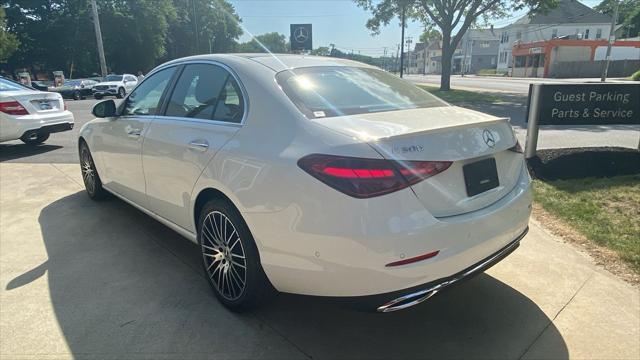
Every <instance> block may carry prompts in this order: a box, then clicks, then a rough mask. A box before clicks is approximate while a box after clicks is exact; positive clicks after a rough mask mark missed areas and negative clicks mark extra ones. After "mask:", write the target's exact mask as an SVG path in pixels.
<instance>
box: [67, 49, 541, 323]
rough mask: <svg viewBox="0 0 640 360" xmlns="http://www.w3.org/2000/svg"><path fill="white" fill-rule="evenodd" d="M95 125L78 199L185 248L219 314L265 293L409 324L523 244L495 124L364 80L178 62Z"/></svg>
mask: <svg viewBox="0 0 640 360" xmlns="http://www.w3.org/2000/svg"><path fill="white" fill-rule="evenodd" d="M93 114H94V115H95V116H96V117H97V118H96V119H94V120H92V121H90V122H88V123H87V124H86V125H84V126H83V128H82V129H81V131H80V137H79V144H78V145H79V149H80V151H79V153H80V161H81V170H82V176H83V179H84V183H85V187H86V191H87V193H88V195H89V197H91V198H92V199H96V200H98V199H101V198H103V197H104V196H105V195H106V194H107V193H112V194H115V195H116V196H117V197H119V198H122V199H124V200H125V201H127V202H128V203H130V204H132V205H134V206H135V207H136V208H138V209H140V210H141V211H143V212H145V213H147V214H149V215H150V216H152V217H153V218H155V219H157V220H159V221H160V222H162V223H163V224H165V225H167V226H168V227H170V228H172V229H174V230H175V231H177V232H178V233H180V234H182V235H183V236H185V237H186V238H188V239H190V240H191V241H194V242H196V243H198V244H199V247H200V251H201V253H202V265H203V269H204V273H205V275H206V278H207V280H208V281H209V283H210V285H211V287H212V289H213V291H214V293H215V295H216V296H217V297H218V299H219V300H220V301H221V302H222V303H223V304H224V305H225V306H227V307H229V308H230V309H232V310H246V309H250V308H252V307H254V306H257V305H258V304H260V303H261V302H262V301H263V300H264V299H265V298H266V297H265V296H266V295H265V294H269V293H271V292H272V291H273V289H275V290H277V291H281V292H286V293H296V294H305V295H316V296H329V297H337V298H341V299H349V300H355V301H356V302H360V303H363V304H374V305H373V307H372V308H373V309H376V310H377V311H379V312H389V311H395V310H400V309H404V308H407V307H409V306H412V305H415V304H418V303H420V302H422V301H424V300H426V299H428V298H429V297H431V296H433V295H434V294H436V293H438V292H440V291H441V290H442V289H444V288H446V287H448V286H450V285H452V284H454V283H457V282H459V281H461V280H464V279H467V278H469V277H470V276H471V275H474V274H476V273H478V272H481V271H483V270H485V269H486V268H488V267H489V266H491V265H493V264H494V263H496V262H498V261H499V260H501V259H502V258H504V257H505V256H506V255H508V254H509V253H510V252H511V251H513V250H514V249H515V248H516V247H517V246H518V245H519V243H520V240H521V239H522V238H523V237H524V236H525V234H526V232H527V230H528V221H529V215H530V213H531V190H530V177H529V174H528V172H527V167H526V166H525V163H524V156H523V154H522V149H521V147H520V145H519V143H518V141H517V139H516V137H515V135H514V132H513V129H512V127H511V125H510V124H509V121H508V119H505V118H497V117H494V116H491V115H487V114H484V113H480V112H477V111H472V110H468V109H464V108H460V107H456V106H451V105H449V104H447V103H446V102H444V101H442V100H440V99H439V98H437V97H435V96H433V95H431V94H430V93H428V92H426V91H424V90H422V89H420V88H418V87H416V86H415V85H413V84H411V83H409V82H406V81H404V80H402V79H400V78H398V77H396V76H394V75H391V74H389V73H386V72H384V71H382V70H380V69H378V68H375V67H372V66H369V65H365V64H362V63H358V62H354V61H348V60H343V59H331V58H326V57H313V56H299V55H282V56H280V55H279V56H277V57H275V56H272V55H270V54H256V55H251V54H248V55H247V54H244V55H239V54H235V55H202V56H195V57H189V58H184V59H178V60H174V61H170V62H168V63H166V64H163V65H161V66H159V67H157V68H156V69H155V70H153V71H152V72H151V73H150V74H149V75H148V76H147V77H146V78H145V79H144V80H143V81H142V83H141V84H140V85H139V86H138V87H137V88H136V89H135V90H134V91H133V92H131V93H130V94H129V96H128V97H127V98H126V99H125V100H124V101H123V102H122V103H121V104H120V105H119V106H118V107H116V105H115V102H114V101H113V100H106V101H103V102H100V103H98V104H96V105H95V107H94V109H93ZM478 296H482V295H481V294H480V295H478Z"/></svg>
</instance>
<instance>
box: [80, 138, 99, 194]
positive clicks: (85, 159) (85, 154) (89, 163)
mask: <svg viewBox="0 0 640 360" xmlns="http://www.w3.org/2000/svg"><path fill="white" fill-rule="evenodd" d="M81 168H82V169H81V170H82V180H83V181H84V185H85V187H86V188H87V191H88V192H89V194H93V193H94V192H95V190H96V173H95V171H94V170H93V160H92V159H91V154H89V150H87V149H86V148H84V149H82V165H81Z"/></svg>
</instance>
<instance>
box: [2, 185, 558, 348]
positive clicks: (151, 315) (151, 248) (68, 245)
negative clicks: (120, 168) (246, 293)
mask: <svg viewBox="0 0 640 360" xmlns="http://www.w3.org/2000/svg"><path fill="white" fill-rule="evenodd" d="M39 223H40V227H41V231H42V235H43V239H44V242H45V246H46V250H47V254H48V261H47V262H46V263H44V264H42V265H40V266H38V267H36V268H35V269H32V270H30V271H29V272H27V273H25V274H23V275H20V276H18V277H17V278H16V279H13V280H12V281H11V282H10V283H9V285H8V289H7V290H11V289H9V287H11V288H16V287H19V286H23V285H26V284H28V283H29V282H30V281H33V280H34V279H36V278H38V277H39V276H42V274H43V273H44V271H46V273H47V276H48V283H49V289H50V295H51V300H52V306H53V309H54V311H55V314H56V317H57V320H58V323H59V326H60V329H61V331H62V332H63V334H64V336H65V339H66V342H67V345H68V347H69V349H70V351H71V352H72V353H73V354H75V355H76V356H83V355H87V354H91V355H93V356H95V355H96V354H99V355H100V356H102V357H127V356H125V355H132V354H138V355H143V354H146V355H147V356H154V354H155V355H158V356H160V355H162V356H168V357H176V358H184V357H185V356H190V357H201V358H202V357H206V358H216V357H224V358H228V357H231V358H279V359H285V358H291V357H298V358H300V357H305V356H304V355H306V356H309V357H313V358H519V357H521V356H522V355H523V354H524V353H525V352H526V350H527V349H528V347H529V346H530V345H531V344H532V343H533V342H534V341H535V339H537V337H538V336H539V335H540V334H541V333H542V332H543V331H545V330H546V331H547V333H546V334H545V338H546V340H549V339H550V341H546V343H547V344H553V348H549V349H546V350H547V351H546V353H548V354H549V357H553V358H558V359H563V358H564V359H566V358H568V352H567V348H566V346H565V343H564V341H563V339H562V336H561V335H560V333H559V332H558V330H557V329H556V328H555V327H554V325H553V324H552V323H551V320H550V319H549V318H548V317H547V316H546V315H545V314H544V313H543V312H542V310H541V309H540V308H539V307H538V306H537V305H536V304H535V303H533V302H532V301H531V300H529V299H528V298H527V297H526V296H524V295H523V294H521V293H519V292H518V291H516V290H514V289H513V288H511V287H510V286H508V285H506V284H504V283H502V282H500V281H499V280H497V279H495V278H493V277H491V276H488V275H480V276H478V277H476V278H474V279H472V280H470V281H468V282H466V283H464V284H462V285H460V286H458V287H454V288H453V289H452V290H450V291H448V292H445V293H443V294H440V295H438V296H435V297H434V298H432V299H431V300H429V301H428V302H426V303H424V304H422V305H421V306H418V307H415V308H413V309H410V310H407V311H403V312H397V313H392V314H373V313H364V312H358V311H353V310H350V309H348V308H342V307H339V306H338V305H335V304H333V303H329V302H326V301H323V300H321V299H317V298H309V297H303V296H293V295H281V296H279V297H276V298H275V299H274V300H273V301H272V302H270V303H269V304H268V305H267V306H265V307H263V308H261V309H260V310H258V311H256V312H255V313H253V314H234V313H231V312H229V311H227V310H226V309H224V308H223V307H222V306H221V305H219V304H218V302H217V301H216V299H215V297H214V296H213V294H212V293H211V291H210V289H209V286H208V284H207V283H206V281H205V279H204V278H203V277H202V275H201V268H200V263H199V261H200V257H199V253H198V248H197V246H196V245H195V244H193V243H191V242H189V241H188V240H185V239H184V238H182V237H180V236H179V235H178V234H176V233H174V232H173V231H171V230H169V229H168V228H166V227H164V226H163V225H161V224H160V223H158V222H156V221H154V220H152V219H151V218H149V217H148V216H146V215H144V214H143V213H141V212H139V211H137V210H136V209H134V208H133V207H131V206H129V205H127V204H125V203H124V202H122V201H119V200H110V201H105V202H101V203H95V202H92V201H90V200H89V199H88V198H87V197H86V195H85V194H84V193H83V192H78V193H75V194H73V195H70V196H67V197H64V198H61V199H59V200H57V201H55V202H53V203H51V204H49V205H48V206H46V207H45V208H44V209H43V210H42V211H41V213H40V216H39ZM336 281H339V279H336ZM292 345H293V346H292ZM300 351H301V352H302V353H304V355H303V354H302V353H301V352H300Z"/></svg>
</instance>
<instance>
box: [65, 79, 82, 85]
mask: <svg viewBox="0 0 640 360" xmlns="http://www.w3.org/2000/svg"><path fill="white" fill-rule="evenodd" d="M81 84H82V80H67V81H65V82H64V84H63V86H80V85H81Z"/></svg>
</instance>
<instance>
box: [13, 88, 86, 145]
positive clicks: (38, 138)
mask: <svg viewBox="0 0 640 360" xmlns="http://www.w3.org/2000/svg"><path fill="white" fill-rule="evenodd" d="M73 124H74V118H73V114H72V113H71V112H70V111H68V110H67V107H66V106H65V104H64V101H63V100H62V96H61V95H60V94H58V93H54V92H44V91H38V90H34V89H32V88H29V87H26V86H24V85H22V84H20V83H18V82H15V81H12V80H9V79H6V78H3V77H0V142H5V141H10V140H17V139H20V140H22V141H23V142H24V143H25V144H28V145H36V144H40V143H42V142H44V141H46V140H47V139H48V138H49V135H50V134H51V133H55V132H61V131H67V130H71V129H73Z"/></svg>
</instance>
